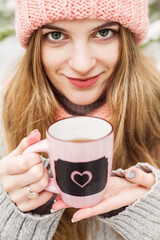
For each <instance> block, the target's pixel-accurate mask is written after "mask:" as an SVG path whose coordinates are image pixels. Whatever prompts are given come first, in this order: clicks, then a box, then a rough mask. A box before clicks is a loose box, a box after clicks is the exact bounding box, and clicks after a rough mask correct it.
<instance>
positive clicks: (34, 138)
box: [11, 129, 41, 156]
mask: <svg viewBox="0 0 160 240" xmlns="http://www.w3.org/2000/svg"><path fill="white" fill-rule="evenodd" d="M40 139H41V134H40V132H39V131H38V130H37V129H36V130H34V131H32V133H31V134H30V135H29V136H27V137H25V138H23V139H22V141H21V142H20V143H19V145H18V147H17V148H16V149H15V150H14V151H13V152H12V153H11V155H12V156H17V155H20V154H22V153H23V152H24V150H25V149H26V148H27V147H29V146H30V145H32V144H34V143H36V142H38V141H40Z"/></svg>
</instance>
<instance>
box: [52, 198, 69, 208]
mask: <svg viewBox="0 0 160 240" xmlns="http://www.w3.org/2000/svg"><path fill="white" fill-rule="evenodd" d="M62 208H69V206H68V205H67V204H66V203H65V202H63V200H61V199H60V200H58V201H57V200H56V202H54V204H53V205H52V209H53V210H60V209H62Z"/></svg>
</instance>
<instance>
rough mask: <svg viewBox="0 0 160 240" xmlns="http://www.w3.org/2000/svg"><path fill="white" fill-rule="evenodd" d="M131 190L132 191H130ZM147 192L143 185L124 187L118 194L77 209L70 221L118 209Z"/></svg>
mask: <svg viewBox="0 0 160 240" xmlns="http://www.w3.org/2000/svg"><path fill="white" fill-rule="evenodd" d="M131 190H132V191H131ZM146 192H147V189H146V188H144V187H138V188H137V187H136V186H133V187H131V189H130V188H126V189H124V190H123V191H121V192H120V194H118V195H115V196H113V197H111V198H108V199H105V200H104V201H102V202H100V203H99V204H97V205H95V206H93V207H90V208H85V209H80V210H78V211H77V212H76V213H75V214H74V215H73V218H72V222H76V221H80V220H82V219H85V218H89V217H93V216H96V215H100V214H103V213H106V212H110V211H112V210H116V209H119V208H121V207H124V206H128V205H130V204H132V203H134V202H135V201H136V200H137V199H138V198H139V197H140V196H142V195H144V194H145V193H146Z"/></svg>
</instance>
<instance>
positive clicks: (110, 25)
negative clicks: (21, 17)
mask: <svg viewBox="0 0 160 240" xmlns="http://www.w3.org/2000/svg"><path fill="white" fill-rule="evenodd" d="M112 26H119V23H118V22H106V23H103V24H102V25H100V26H98V27H95V28H93V29H92V31H98V30H99V29H102V28H106V27H112ZM45 28H46V29H52V30H58V31H63V32H66V29H64V28H60V27H57V26H54V25H51V24H45V25H43V26H42V29H45Z"/></svg>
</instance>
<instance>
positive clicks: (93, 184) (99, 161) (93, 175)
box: [24, 116, 114, 208]
mask: <svg viewBox="0 0 160 240" xmlns="http://www.w3.org/2000/svg"><path fill="white" fill-rule="evenodd" d="M113 141H114V139H113V128H112V125H111V124H110V123H109V122H107V121H106V120H103V119H100V118H96V117H86V116H80V117H70V118H66V119H62V120H60V121H57V122H55V123H54V124H52V125H51V126H50V127H49V128H48V130H47V133H46V139H44V140H42V141H40V142H38V143H36V144H33V145H31V146H30V147H29V148H27V149H26V150H25V152H24V153H26V152H47V153H48V155H49V160H50V166H51V170H52V174H53V178H51V179H50V181H49V185H48V187H47V189H46V190H48V191H51V192H54V193H58V194H60V196H61V198H62V200H63V201H64V202H65V203H66V204H67V205H69V206H71V207H75V208H85V207H90V206H93V205H95V204H97V203H98V202H100V201H101V200H102V198H103V196H104V193H105V189H106V186H107V182H108V179H109V177H110V173H111V169H112V157H113Z"/></svg>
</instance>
